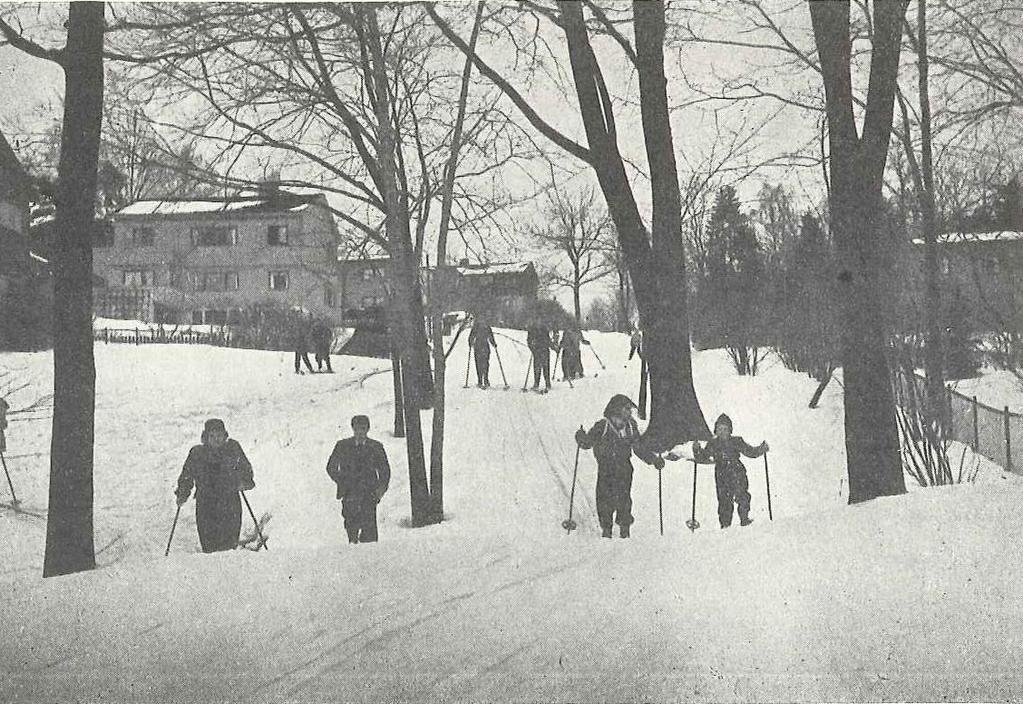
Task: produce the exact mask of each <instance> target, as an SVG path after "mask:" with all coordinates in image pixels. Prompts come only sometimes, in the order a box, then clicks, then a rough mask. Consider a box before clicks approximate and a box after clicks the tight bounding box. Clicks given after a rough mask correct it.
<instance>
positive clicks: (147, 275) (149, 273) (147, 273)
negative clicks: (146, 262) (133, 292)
mask: <svg viewBox="0 0 1023 704" xmlns="http://www.w3.org/2000/svg"><path fill="white" fill-rule="evenodd" d="M153 279H154V276H153V270H152V269H125V270H124V285H125V286H131V287H134V288H141V287H145V286H152V285H153Z"/></svg>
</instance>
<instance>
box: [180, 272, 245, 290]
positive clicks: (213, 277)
mask: <svg viewBox="0 0 1023 704" xmlns="http://www.w3.org/2000/svg"><path fill="white" fill-rule="evenodd" d="M190 276H191V279H192V290H193V291H237V290H238V284H239V276H238V272H236V271H193V272H191V273H190Z"/></svg>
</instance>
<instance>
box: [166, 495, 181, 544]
mask: <svg viewBox="0 0 1023 704" xmlns="http://www.w3.org/2000/svg"><path fill="white" fill-rule="evenodd" d="M180 515H181V504H178V510H177V511H175V512H174V523H172V524H171V532H170V537H169V538H167V549H166V550H164V551H163V556H164V557H167V556H168V555H170V546H171V541H172V540H174V529H175V528H177V527H178V516H180Z"/></svg>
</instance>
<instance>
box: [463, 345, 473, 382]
mask: <svg viewBox="0 0 1023 704" xmlns="http://www.w3.org/2000/svg"><path fill="white" fill-rule="evenodd" d="M471 361H472V347H469V354H468V355H466V357H465V386H463V387H462V388H463V389H468V388H469V363H470V362H471Z"/></svg>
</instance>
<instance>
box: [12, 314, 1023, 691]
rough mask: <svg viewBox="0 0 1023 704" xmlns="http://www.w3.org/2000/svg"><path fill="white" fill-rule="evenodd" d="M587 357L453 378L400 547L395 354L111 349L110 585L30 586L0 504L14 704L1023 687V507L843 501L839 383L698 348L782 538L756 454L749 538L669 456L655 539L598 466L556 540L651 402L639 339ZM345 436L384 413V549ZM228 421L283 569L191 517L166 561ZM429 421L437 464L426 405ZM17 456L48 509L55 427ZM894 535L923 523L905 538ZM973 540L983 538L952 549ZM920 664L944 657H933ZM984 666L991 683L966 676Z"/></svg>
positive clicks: (22, 489) (101, 484)
mask: <svg viewBox="0 0 1023 704" xmlns="http://www.w3.org/2000/svg"><path fill="white" fill-rule="evenodd" d="M523 335H524V333H521V332H518V331H501V333H500V334H499V335H498V344H499V345H500V349H501V351H502V352H505V353H506V354H505V357H504V358H503V359H502V362H503V363H504V365H505V372H506V373H507V374H508V375H510V379H511V381H513V382H514V381H516V380H517V379H520V378H522V374H523V373H524V372H525V371H526V365H527V364H528V362H529V355H528V351H526V350H525V347H524V345H523V343H522V342H521V341H520V339H519V338H522V337H523ZM590 339H591V341H592V342H593V344H594V345H595V346H598V347H599V354H600V357H601V358H602V359H603V360H604V361H605V363H606V364H607V365H608V366H607V368H605V369H600V371H599V373H600V376H599V378H596V377H594V376H593V372H594V371H595V370H596V369H597V368H598V364H597V361H596V359H595V357H594V356H593V355H591V354H588V353H587V352H586V351H585V350H584V351H583V361H584V364H585V365H586V367H587V372H588V375H587V376H586V377H585V378H584V379H582V380H580V381H579V382H577V383H575V385H574V388H573V389H569V387H568V385H567V383H565V382H563V381H555V382H553V388H552V391H551V393H549V394H546V395H537V394H532V393H526V394H523V393H521V392H520V391H519V388H518V387H516V386H514V384H513V385H512V387H511V389H510V390H508V391H505V390H502V389H500V388H497V389H492V390H488V391H482V390H479V389H477V388H476V387H475V385H470V386H469V388H463V379H462V378H461V376H460V375H458V374H449V378H448V382H449V390H448V413H449V417H448V421H447V428H448V433H449V435H448V438H447V442H446V458H445V459H446V467H445V501H446V506H445V508H446V520H445V522H444V523H442V524H441V525H437V526H431V527H427V528H421V529H416V530H412V529H409V528H406V527H404V526H403V521H405V519H406V517H407V515H408V510H409V507H408V469H407V460H406V456H405V451H404V446H403V443H402V441H400V440H397V439H395V438H393V437H392V436H391V432H390V430H391V423H392V409H391V392H392V386H391V377H390V374H389V371H390V364H389V362H388V361H387V360H367V359H356V358H348V357H335V361H336V362H337V364H336V365H335V374H333V375H327V374H322V375H317V374H312V375H309V374H306V375H294V374H293V367H292V358H291V355H290V354H284V353H265V352H253V351H244V350H225V349H221V348H203V347H192V346H188V347H186V346H158V345H151V346H142V347H135V346H130V345H109V346H97V349H96V352H97V376H98V381H97V391H98V397H97V422H96V475H95V486H96V494H95V498H96V504H95V514H96V545H97V548H98V549H97V561H98V563H99V565H100V567H101V569H100V570H97V571H95V572H92V573H88V574H83V575H75V576H71V577H67V578H61V579H58V580H45V581H42V580H39V573H40V571H41V561H42V548H43V543H44V539H45V524H44V522H43V521H42V520H40V519H39V518H34V517H32V516H29V515H27V514H20V515H19V514H16V513H14V512H13V511H11V510H10V509H9V508H5V507H4V506H3V505H0V564H2V565H3V573H2V575H0V581H2V582H4V583H5V586H6V587H7V588H8V597H7V598H6V599H5V600H3V601H2V602H0V620H2V622H4V623H5V625H10V627H11V633H13V634H15V635H14V637H12V638H10V639H9V640H8V641H7V643H6V648H5V650H4V651H2V652H0V673H2V674H3V677H0V700H4V701H35V700H40V699H42V700H65V699H68V698H75V699H82V700H101V699H102V700H116V701H124V700H132V701H163V700H176V701H214V700H216V701H246V702H248V701H267V702H271V701H281V700H283V699H294V700H300V701H327V700H338V699H343V700H346V701H380V700H387V701H424V700H434V701H439V700H458V701H483V700H505V699H509V698H514V699H518V700H575V701H579V700H600V701H607V700H635V699H644V700H665V699H689V700H693V699H695V700H708V699H709V700H716V701H722V700H727V701H748V700H751V699H759V700H763V699H773V700H778V699H786V700H811V701H813V700H820V699H840V700H848V699H874V700H878V699H891V698H896V699H898V698H921V699H931V700H935V699H942V698H953V699H954V698H957V697H956V696H954V695H955V694H959V695H960V696H959V697H958V698H964V697H965V698H970V694H971V692H974V693H976V692H980V693H981V694H984V695H987V696H986V697H984V698H995V699H998V698H1001V697H1000V696H999V695H1000V694H1002V693H1005V692H1012V691H1017V692H1018V689H1016V690H1014V689H1013V687H1015V686H1016V685H1017V683H1018V682H1019V677H1018V675H1015V674H1014V673H1015V672H1016V668H1015V664H1013V665H1011V666H1010V665H1007V664H1005V663H1015V662H1016V657H1017V655H1016V654H1017V653H1018V650H1019V648H1021V647H1023V640H1021V639H1023V636H1021V635H1020V634H1021V633H1023V623H1021V622H1020V617H1019V615H1018V613H1016V611H1015V606H1012V605H1014V604H1018V603H1020V602H1023V586H1021V581H1020V580H1019V579H1018V578H1016V577H1015V576H1014V575H1013V574H1012V570H1010V569H1007V567H1006V566H1007V565H1008V564H1013V562H1012V559H1011V557H1009V555H1011V554H1013V553H1014V551H1015V549H1016V546H1015V544H1014V542H1009V543H1004V542H999V537H1001V536H1002V535H1003V532H1004V534H1005V535H1009V536H1014V535H1018V534H1019V533H1020V532H1021V531H1023V525H1021V524H1023V521H1021V519H1020V518H1019V512H1018V510H1017V509H1016V507H1017V506H1018V499H1023V492H1021V491H1020V487H1019V485H1018V484H1017V483H1015V482H1010V481H1008V480H1006V479H1004V478H1003V477H1004V476H1005V475H1004V474H1003V473H1000V472H996V471H992V470H991V469H990V468H988V467H985V469H984V472H983V477H984V481H987V482H989V483H994V484H995V486H993V487H986V488H987V489H988V490H989V491H993V492H1000V493H997V494H992V497H995V498H997V497H1001V496H1003V495H1004V496H1005V497H1006V498H1005V499H1003V500H1002V503H999V502H998V501H997V500H994V499H988V500H985V499H984V498H983V495H977V496H976V497H973V495H967V498H968V499H970V500H969V501H966V502H965V503H952V502H951V501H950V500H949V497H950V496H951V495H950V494H949V493H948V491H950V490H930V492H927V493H924V492H915V495H914V496H913V497H912V501H910V500H909V499H907V498H905V497H904V498H900V499H886V500H879V501H876V502H871V504H870V505H869V506H863V507H857V508H854V509H847V508H845V499H844V497H843V495H842V491H841V487H842V479H843V477H844V466H845V455H844V448H843V445H842V441H841V427H842V411H841V391H840V389H839V388H838V385H837V384H832V385H831V386H830V387H829V388H828V390H827V391H826V392H825V394H824V397H823V399H822V401H821V407H820V408H819V409H818V410H809V409H807V408H806V407H805V405H806V401H807V399H808V398H809V396H810V394H811V393H812V392H813V389H814V387H815V383H814V382H813V381H812V380H810V379H808V378H806V377H802V376H798V375H794V374H791V373H789V372H787V371H786V370H784V369H783V368H781V367H780V365H765V367H764V371H763V373H762V375H761V376H759V377H757V378H756V379H744V378H740V377H736V376H735V375H734V373H733V372H732V371H731V370H730V369H729V367H728V362H727V359H726V358H725V356H724V355H723V354H721V353H720V352H717V351H709V352H700V353H696V354H695V355H694V366H695V378H696V383H697V392H698V394H699V397H700V399H701V403H702V405H703V409H704V412H705V414H706V416H707V417H708V420H709V421H710V422H713V419H714V418H715V417H716V416H717V414H718V413H720V412H726V413H728V414H729V415H730V416H731V417H732V418H733V421H735V426H736V432H737V433H738V434H740V435H743V436H744V437H745V438H746V439H747V440H748V441H749V442H751V443H752V444H756V443H757V442H759V441H760V440H761V439H767V440H768V442H770V444H771V447H772V450H771V454H770V457H771V470H772V475H771V483H772V490H773V506H774V512H775V516H776V518H777V519H778V520H776V521H775V523H773V524H771V523H769V522H768V520H767V508H766V500H765V497H764V493H763V482H764V476H763V465H762V461H761V460H748V461H747V462H746V465H747V469H748V474H749V479H750V491H751V494H752V495H753V516H754V517H755V519H756V523H755V524H754V525H753V526H752V527H750V528H741V529H740V528H738V527H737V526H736V527H733V528H731V529H730V530H728V531H719V530H718V529H717V526H716V523H717V521H716V515H715V504H716V497H715V493H714V482H713V471H711V469H712V468H711V467H710V466H707V465H704V467H703V471H701V472H700V473H699V482H698V486H697V511H696V514H697V518H698V520H700V522H701V524H702V525H703V528H701V529H700V530H698V531H696V532H695V534H691V533H690V532H689V531H688V529H686V528H685V525H684V521H685V520H686V519H688V518H689V515H690V500H691V491H692V483H691V482H692V464H691V463H690V462H685V461H682V462H675V463H670V462H669V463H668V465H667V466H666V468H665V470H664V472H663V477H664V522H665V536H664V538H660V536H659V535H658V529H657V525H658V516H657V472H656V470H654V469H653V468H652V467H649V466H648V465H646V464H645V463H643V462H642V461H639V460H634V464H635V466H636V472H635V477H634V482H633V501H634V508H633V512H634V514H635V515H636V518H637V521H636V524H635V525H634V526H633V537H632V538H630V539H629V540H621V539H619V538H615V539H613V540H603V539H599V538H597V535H598V534H599V531H597V530H596V515H595V510H594V488H595V481H596V464H595V461H594V459H593V455H592V452H590V451H585V452H582V453H580V458H579V469H578V482H577V485H576V491H575V509H574V511H573V517H574V519H575V520H576V521H577V523H578V525H579V528H578V530H576V531H573V532H572V533H571V534H570V535H566V534H565V531H564V529H563V528H561V522H562V520H563V519H564V518H565V517H566V516H567V514H568V500H569V495H570V492H571V482H572V461H573V459H574V455H575V443H574V440H573V434H574V432H575V430H576V429H577V428H578V427H579V426H580V425H582V426H584V427H586V428H588V427H590V425H592V423H593V422H595V421H596V420H597V419H599V417H600V415H601V413H602V411H603V408H604V405H605V403H606V402H607V399H608V398H609V397H610V396H611V395H612V394H613V393H619V392H620V393H626V394H628V395H629V396H630V397H632V398H633V399H635V398H636V390H637V386H638V376H639V361H638V360H633V361H632V362H631V363H629V364H626V362H625V360H626V357H627V354H628V346H629V343H628V338H627V337H625V336H621V335H599V334H594V335H591V336H590ZM509 340H510V341H511V342H512V344H506V342H508V341H509ZM509 349H511V350H514V352H513V353H512V354H507V350H509ZM463 355H465V356H463ZM467 355H468V346H467V345H466V344H465V343H464V340H463V341H461V342H460V343H459V344H456V346H455V348H454V351H453V352H452V354H451V357H450V358H449V370H459V371H461V368H462V366H463V365H465V364H466V363H467V362H468V361H469V360H468V357H467ZM5 356H6V357H12V359H10V360H7V361H5V362H3V364H2V366H5V367H8V368H17V369H20V370H22V372H21V373H22V374H24V375H25V376H26V378H30V379H32V380H34V382H35V384H36V385H37V386H38V387H39V388H40V389H43V388H46V385H47V384H48V383H49V381H48V380H49V374H50V372H49V371H48V370H49V365H50V364H51V363H52V362H51V358H50V356H49V355H48V354H41V353H37V354H31V355H5ZM8 362H9V363H8ZM492 362H494V363H495V364H492V369H491V376H492V377H493V376H495V373H497V374H499V370H498V368H497V365H496V357H495V358H493V359H492ZM470 374H471V375H472V374H474V372H473V371H470ZM516 375H518V376H516ZM556 375H557V373H556V372H555V376H556ZM470 378H471V376H470ZM21 393H22V394H25V393H26V392H25V391H23V392H21ZM22 398H27V396H22ZM355 413H368V414H369V415H370V417H371V420H372V423H373V429H372V433H371V434H372V435H373V436H374V437H377V438H378V439H380V440H381V441H382V442H383V443H384V444H385V447H386V448H387V451H388V456H389V459H390V461H391V466H392V482H391V488H390V490H389V491H388V493H387V495H386V496H385V497H384V499H383V501H382V502H381V504H380V510H379V522H380V533H381V541H382V542H381V543H379V544H378V545H375V546H359V547H358V548H351V547H350V546H348V545H346V544H345V540H344V536H343V531H342V521H341V516H340V506H339V503H338V502H337V501H336V500H335V498H334V485H333V483H332V482H331V481H330V480H329V478H328V477H327V476H326V473H325V471H324V466H325V464H326V459H327V456H328V455H329V453H330V450H331V448H332V447H333V444H334V442H335V441H336V440H337V439H338V438H340V437H343V436H345V435H347V434H349V433H350V428H349V424H348V422H349V419H350V417H351V415H353V414H355ZM213 415H216V416H219V417H222V418H223V419H224V420H225V422H226V424H227V428H228V430H229V432H230V433H231V435H232V436H233V437H235V438H236V439H238V440H239V442H241V444H242V447H243V448H244V449H245V451H246V453H247V454H248V456H249V458H250V460H252V463H253V465H254V468H255V478H256V483H257V488H256V489H255V490H253V491H251V492H247V496H248V497H249V498H250V501H251V503H252V506H253V510H254V511H255V512H256V515H257V516H261V515H263V514H270V515H272V517H273V518H272V520H271V521H270V522H269V524H268V528H269V530H268V531H267V533H266V535H267V537H268V538H269V542H270V546H269V547H270V549H269V550H268V551H261V552H258V553H257V552H253V551H245V550H239V551H235V552H232V553H225V554H221V555H216V556H203V555H201V554H196V553H198V541H197V538H196V533H195V519H194V509H193V504H192V503H189V504H188V505H187V506H186V507H185V508H184V509H183V510H182V512H181V516H180V519H179V521H178V525H177V529H176V533H175V536H174V541H173V544H172V548H171V550H172V552H171V557H170V558H169V559H164V558H163V551H164V548H165V546H166V541H167V536H168V531H169V530H170V525H171V521H172V519H173V515H174V502H173V493H172V492H173V488H174V482H175V480H176V478H177V475H178V472H179V471H180V467H181V463H182V462H183V461H184V458H185V455H186V454H187V451H188V448H189V447H190V446H191V445H192V444H194V443H196V442H198V435H199V431H200V429H201V426H202V422H203V420H204V419H205V418H206V417H209V416H213ZM422 423H423V431H424V440H425V441H426V442H427V443H429V437H430V413H429V412H426V413H423V414H422ZM9 444H10V446H11V448H12V449H16V452H15V453H14V454H12V455H9V456H8V457H9V458H11V459H12V461H11V462H9V465H10V468H11V471H12V478H13V480H14V482H15V486H16V489H17V491H18V496H19V498H21V499H22V501H23V502H25V504H24V506H28V507H31V510H33V511H39V513H40V515H43V513H44V512H45V504H46V496H47V492H46V475H47V471H48V446H49V422H48V421H46V420H44V419H40V420H33V421H25V422H22V423H16V424H12V427H11V429H10V430H9ZM4 490H5V487H4V486H3V485H2V484H0V492H3V491H4ZM2 495H3V494H2V493H0V496H2ZM889 515H895V516H898V518H899V520H900V521H907V522H909V523H908V524H909V525H917V526H919V528H918V530H917V531H916V532H915V533H913V534H912V535H911V536H910V537H909V538H907V537H902V538H901V539H900V540H898V541H893V540H892V535H891V533H890V532H886V530H885V526H886V525H889V524H886V523H885V522H884V520H886V517H887V516H889ZM957 521H958V524H959V525H962V524H967V525H970V526H973V524H976V525H975V527H973V529H972V530H966V531H964V530H956V529H955V525H957ZM247 530H251V524H250V519H249V517H248V514H247V512H246V511H243V533H244V532H245V531H247ZM1012 540H1013V541H1014V540H1015V538H1012ZM922 541H929V542H922ZM921 546H922V547H921ZM864 555H865V556H867V558H864V557H863V556H864ZM872 555H876V556H878V557H877V558H876V559H870V556H872ZM893 565H896V566H897V568H896V569H893ZM964 575H983V580H982V579H981V578H980V577H978V578H977V580H976V582H970V579H969V578H968V577H965V576H964ZM893 585H894V586H893ZM875 602H876V603H875ZM921 604H931V605H933V606H932V608H920V606H921ZM1004 605H1009V606H1004ZM886 624H891V625H890V626H887V625H886ZM975 633H979V635H974V636H973V637H972V639H971V637H969V634H975ZM964 634H967V635H966V636H964ZM862 643H870V644H871V647H870V648H863V647H862ZM857 644H860V645H857ZM126 653H128V655H126ZM920 654H927V660H926V662H927V663H933V664H930V665H924V664H921V663H922V661H921V655H920ZM981 654H983V656H981ZM966 663H968V664H969V667H970V668H971V670H970V672H972V673H974V674H973V679H965V676H966V675H967V674H969V673H967V672H966V671H965V670H964V669H963V668H964V667H965V664H966ZM1000 663H1002V664H1000ZM957 668H958V669H957ZM999 668H1001V669H999ZM942 673H944V674H942ZM957 677H959V678H960V679H962V681H961V682H960V680H959V679H957ZM978 683H980V684H978ZM971 687H972V689H971ZM978 687H982V688H978Z"/></svg>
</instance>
